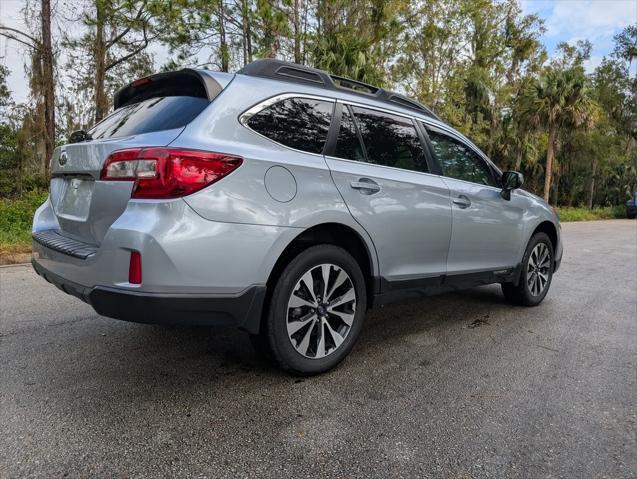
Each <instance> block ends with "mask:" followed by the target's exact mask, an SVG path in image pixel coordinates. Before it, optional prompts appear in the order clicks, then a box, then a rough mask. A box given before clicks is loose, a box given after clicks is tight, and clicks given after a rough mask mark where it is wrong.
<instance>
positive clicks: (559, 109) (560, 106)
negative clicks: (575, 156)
mask: <svg viewBox="0 0 637 479" xmlns="http://www.w3.org/2000/svg"><path fill="white" fill-rule="evenodd" d="M595 111H596V108H595V103H594V102H593V100H591V99H590V97H589V95H588V91H587V88H586V76H585V74H584V70H583V69H582V68H581V67H579V66H577V67H571V68H567V69H560V68H557V67H554V66H551V67H547V69H546V71H545V73H544V75H542V77H540V78H539V79H538V80H537V81H535V82H534V83H532V84H531V85H530V87H529V88H527V90H526V91H525V94H524V97H523V98H522V108H521V113H522V117H523V118H524V120H525V121H526V122H528V124H529V125H530V126H532V127H533V128H536V129H542V130H543V129H547V130H548V134H549V138H548V145H547V149H546V168H545V170H544V200H545V201H547V202H548V201H549V195H550V191H551V181H552V173H553V159H554V157H555V146H556V143H557V138H558V135H559V133H560V130H561V129H562V128H572V129H577V128H586V129H587V128H591V127H592V126H593V124H594V118H595Z"/></svg>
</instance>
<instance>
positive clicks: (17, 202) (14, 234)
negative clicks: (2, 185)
mask: <svg viewBox="0 0 637 479" xmlns="http://www.w3.org/2000/svg"><path fill="white" fill-rule="evenodd" d="M47 197H48V193H47V192H46V190H33V191H29V192H28V193H25V194H24V195H23V196H22V197H21V198H19V199H6V198H0V248H2V247H5V246H8V245H23V244H29V243H30V242H31V224H32V222H33V214H34V213H35V210H36V209H38V207H39V206H40V205H41V204H42V203H44V202H45V201H46V199H47Z"/></svg>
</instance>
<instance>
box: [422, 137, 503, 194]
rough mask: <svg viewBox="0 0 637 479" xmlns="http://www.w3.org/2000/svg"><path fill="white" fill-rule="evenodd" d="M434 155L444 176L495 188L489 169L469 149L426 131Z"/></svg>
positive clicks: (457, 142)
mask: <svg viewBox="0 0 637 479" xmlns="http://www.w3.org/2000/svg"><path fill="white" fill-rule="evenodd" d="M428 133H429V139H430V140H431V146H432V147H433V150H434V153H435V155H436V157H437V158H438V161H439V162H440V166H441V167H442V172H443V174H444V175H445V176H448V177H450V178H455V179H457V180H464V181H470V182H472V183H479V184H481V185H487V186H497V185H496V181H495V178H494V177H493V174H492V172H491V169H490V168H489V167H488V166H487V164H486V163H485V161H484V160H483V159H482V158H480V157H479V156H478V155H477V154H476V153H475V152H474V151H473V150H472V149H471V148H469V147H468V146H465V145H463V144H462V143H460V142H459V141H456V140H454V139H452V138H450V137H448V136H446V135H442V134H440V133H436V132H434V131H431V130H428Z"/></svg>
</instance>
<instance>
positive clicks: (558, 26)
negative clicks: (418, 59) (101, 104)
mask: <svg viewBox="0 0 637 479" xmlns="http://www.w3.org/2000/svg"><path fill="white" fill-rule="evenodd" d="M58 1H59V2H61V3H64V4H65V6H68V5H71V6H72V5H73V2H78V3H82V2H81V0H58ZM24 2H25V0H0V23H2V24H3V25H6V26H9V27H13V28H18V29H21V28H24V24H23V21H22V20H21V17H22V16H21V14H20V10H21V9H22V7H23V6H24ZM521 5H522V10H523V11H524V13H527V14H532V13H534V14H538V15H539V16H540V17H541V18H543V19H544V20H545V26H546V32H545V33H544V35H543V37H542V41H543V43H544V45H545V46H546V49H547V51H548V53H549V55H552V54H553V53H554V52H555V48H556V46H557V44H558V43H560V42H563V41H566V42H569V43H572V42H575V41H577V40H583V39H588V40H590V41H591V42H592V43H593V50H592V53H591V58H590V60H589V61H588V62H587V65H586V67H587V69H588V70H589V71H592V70H593V69H594V68H595V67H596V66H597V65H599V63H600V62H601V61H602V58H603V57H604V56H605V55H608V54H609V53H610V52H611V51H612V49H613V36H614V35H616V34H617V33H619V32H620V31H621V30H622V29H623V28H625V27H627V26H628V25H630V24H633V23H637V0H521ZM65 28H67V29H68V28H71V29H72V28H73V26H72V25H71V26H70V27H69V26H66V27H65ZM71 33H73V32H71ZM154 50H155V51H154V53H155V59H156V62H157V65H159V64H162V63H164V60H165V59H167V56H168V55H167V52H166V51H165V50H163V49H162V48H161V47H159V48H155V49H154ZM23 58H24V51H23V48H22V47H20V46H19V45H16V43H15V42H11V41H7V40H6V39H4V38H2V37H0V62H1V63H2V64H3V65H5V66H7V67H8V68H9V70H10V72H11V73H10V76H9V79H8V86H9V89H10V90H11V91H12V92H13V98H14V100H15V101H16V102H23V101H25V100H26V99H27V95H28V85H27V82H26V79H25V74H24V66H23V64H24V59H23ZM59 63H63V62H59Z"/></svg>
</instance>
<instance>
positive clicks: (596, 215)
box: [557, 206, 626, 223]
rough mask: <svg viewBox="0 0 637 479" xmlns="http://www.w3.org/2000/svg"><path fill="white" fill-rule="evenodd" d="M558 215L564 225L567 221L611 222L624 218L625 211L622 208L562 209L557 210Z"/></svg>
mask: <svg viewBox="0 0 637 479" xmlns="http://www.w3.org/2000/svg"><path fill="white" fill-rule="evenodd" d="M557 212H558V214H559V215H560V221H562V222H564V223H566V222H569V221H594V220H612V219H615V218H625V217H626V210H625V208H624V207H623V206H613V207H611V206H607V207H605V208H593V209H592V210H589V209H588V208H573V207H567V206H565V207H562V208H557Z"/></svg>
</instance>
